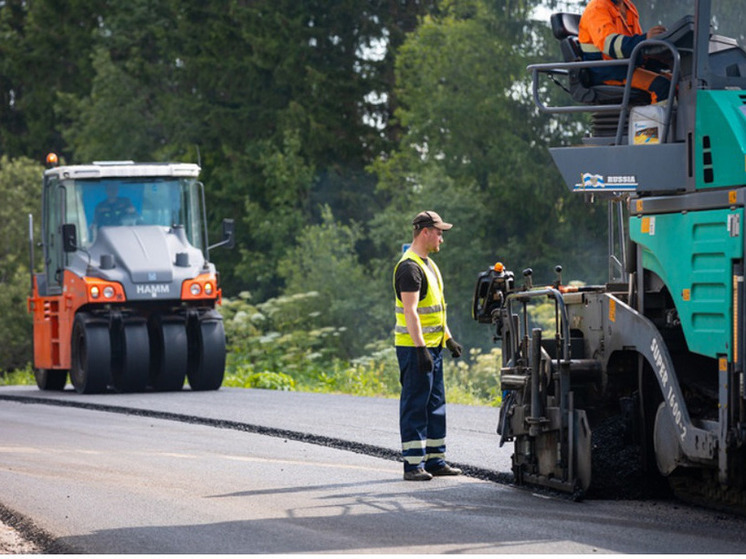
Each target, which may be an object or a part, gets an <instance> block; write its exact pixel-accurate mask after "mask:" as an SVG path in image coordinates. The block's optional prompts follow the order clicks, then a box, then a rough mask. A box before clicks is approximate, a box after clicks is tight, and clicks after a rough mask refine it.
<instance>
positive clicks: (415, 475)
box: [404, 468, 433, 481]
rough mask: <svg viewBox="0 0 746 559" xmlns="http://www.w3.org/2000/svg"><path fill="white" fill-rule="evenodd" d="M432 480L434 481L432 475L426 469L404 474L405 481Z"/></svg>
mask: <svg viewBox="0 0 746 559" xmlns="http://www.w3.org/2000/svg"><path fill="white" fill-rule="evenodd" d="M431 479H433V476H432V474H429V473H427V472H426V471H425V469H424V468H417V469H416V470H409V471H408V472H404V481H430V480H431Z"/></svg>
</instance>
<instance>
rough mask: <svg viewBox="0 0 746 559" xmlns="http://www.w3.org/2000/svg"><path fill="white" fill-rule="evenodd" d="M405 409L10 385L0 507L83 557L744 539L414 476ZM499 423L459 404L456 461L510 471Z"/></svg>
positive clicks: (0, 421) (577, 547)
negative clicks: (402, 448)
mask: <svg viewBox="0 0 746 559" xmlns="http://www.w3.org/2000/svg"><path fill="white" fill-rule="evenodd" d="M80 406H83V407H80ZM397 406H398V403H397V401H396V400H385V399H376V398H355V397H348V396H334V395H320V394H297V393H283V392H270V391H261V390H240V389H221V390H219V391H217V392H210V393H192V392H189V391H184V392H181V393H167V394H138V395H116V394H108V395H101V396H80V395H77V394H75V393H74V392H71V391H67V392H65V393H62V394H55V395H49V394H45V393H42V392H40V391H37V390H36V389H35V388H30V387H29V388H25V387H24V388H22V387H4V388H0V487H2V492H1V493H0V508H1V509H2V510H3V511H4V512H5V514H8V512H9V511H10V512H12V513H15V514H18V515H21V516H22V517H24V518H26V519H29V520H30V521H33V523H34V524H35V525H36V527H38V528H39V529H40V531H41V532H43V533H44V534H46V535H51V536H52V537H54V538H55V539H56V543H57V544H58V545H59V546H60V549H61V550H63V551H68V552H82V553H308V552H311V553H313V552H321V553H445V552H456V553H458V552H462V553H589V552H594V551H598V552H615V553H738V552H744V551H745V550H746V530H744V528H746V521H744V520H742V519H739V518H734V517H732V516H728V515H724V514H718V513H715V512H710V511H704V510H701V509H697V508H692V507H687V506H685V505H680V504H677V503H674V502H660V501H658V502H640V501H624V502H622V501H618V502H611V501H584V502H581V503H573V502H571V501H568V500H566V499H563V498H556V497H549V496H547V495H536V494H533V493H532V492H530V491H527V490H525V489H517V488H514V487H511V486H510V485H506V484H501V483H495V482H491V481H482V480H479V479H476V478H473V477H458V478H440V479H437V478H436V479H434V480H433V481H431V482H425V483H413V482H404V481H402V479H401V464H400V463H398V462H396V461H395V460H394V459H392V458H393V457H395V456H396V453H397V448H398V436H397ZM496 419H497V411H496V410H495V409H489V408H476V407H466V406H451V407H450V408H449V443H450V447H449V454H450V458H452V459H453V461H454V462H457V463H459V464H463V465H467V466H472V467H473V468H474V469H475V470H481V469H483V468H493V469H495V470H497V471H500V470H501V469H502V470H503V471H506V470H507V469H508V467H507V464H508V459H509V454H510V449H509V448H503V449H498V448H497V436H496V435H495V434H494V429H495V423H496ZM304 436H306V437H305V439H304ZM304 441H309V442H304ZM345 442H348V443H350V444H349V449H347V450H346V449H345ZM366 453H372V454H373V455H370V454H366Z"/></svg>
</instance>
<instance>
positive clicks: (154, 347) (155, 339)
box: [149, 314, 189, 391]
mask: <svg viewBox="0 0 746 559" xmlns="http://www.w3.org/2000/svg"><path fill="white" fill-rule="evenodd" d="M149 331H150V385H151V386H152V387H153V389H154V390H159V391H176V390H181V389H182V388H183V387H184V380H185V379H186V374H187V357H188V351H189V345H188V338H187V329H186V322H185V319H184V317H181V316H175V315H165V316H164V315H160V314H158V315H153V317H152V319H151V320H150V324H149Z"/></svg>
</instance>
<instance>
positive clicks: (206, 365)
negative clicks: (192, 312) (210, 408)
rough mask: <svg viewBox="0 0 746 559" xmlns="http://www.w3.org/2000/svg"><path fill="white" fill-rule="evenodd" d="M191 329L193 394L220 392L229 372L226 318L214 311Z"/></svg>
mask: <svg viewBox="0 0 746 559" xmlns="http://www.w3.org/2000/svg"><path fill="white" fill-rule="evenodd" d="M189 326H190V328H189V369H188V371H187V377H188V378H189V386H190V387H191V388H192V390H217V389H218V388H220V385H221V384H222V383H223V373H224V372H225V330H224V329H223V318H222V317H221V316H220V314H219V313H218V312H217V311H215V310H211V311H208V312H206V313H205V314H204V315H202V316H201V317H200V318H199V320H193V321H192V322H191V324H190V325H189Z"/></svg>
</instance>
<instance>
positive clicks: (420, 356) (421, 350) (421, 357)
mask: <svg viewBox="0 0 746 559" xmlns="http://www.w3.org/2000/svg"><path fill="white" fill-rule="evenodd" d="M415 349H416V350H417V368H418V369H419V371H420V373H422V374H423V375H425V374H427V373H431V372H432V370H433V367H434V366H435V363H434V362H433V356H432V355H430V350H428V349H427V348H426V347H425V346H417V347H416V348H415Z"/></svg>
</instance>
